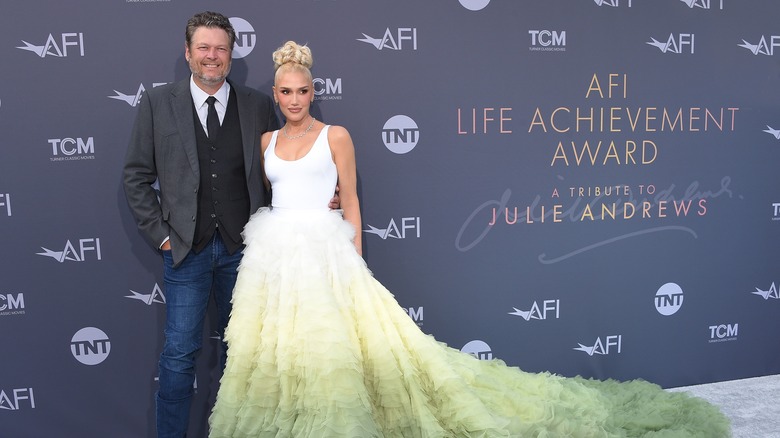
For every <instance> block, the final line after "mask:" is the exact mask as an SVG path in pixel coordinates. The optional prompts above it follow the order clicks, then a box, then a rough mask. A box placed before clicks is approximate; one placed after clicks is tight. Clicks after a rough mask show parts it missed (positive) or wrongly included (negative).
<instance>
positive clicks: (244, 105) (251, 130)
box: [230, 83, 260, 181]
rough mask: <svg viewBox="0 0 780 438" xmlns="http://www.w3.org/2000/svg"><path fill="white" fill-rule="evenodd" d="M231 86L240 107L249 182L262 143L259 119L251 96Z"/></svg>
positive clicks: (246, 171)
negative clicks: (254, 158)
mask: <svg viewBox="0 0 780 438" xmlns="http://www.w3.org/2000/svg"><path fill="white" fill-rule="evenodd" d="M230 86H231V87H232V88H233V90H234V91H235V93H236V104H237V105H238V120H239V122H240V123H241V142H242V143H243V147H244V172H245V173H246V179H247V181H249V175H250V173H251V171H252V158H253V157H254V154H256V153H258V151H259V149H260V143H259V142H258V140H257V136H256V135H255V134H256V133H257V129H258V128H257V118H258V114H257V112H256V108H257V107H256V106H253V105H252V104H251V102H250V99H249V96H247V95H246V94H245V93H246V92H245V91H243V90H240V89H239V88H237V87H236V86H235V85H233V84H232V83H231V84H230ZM255 143H257V144H255Z"/></svg>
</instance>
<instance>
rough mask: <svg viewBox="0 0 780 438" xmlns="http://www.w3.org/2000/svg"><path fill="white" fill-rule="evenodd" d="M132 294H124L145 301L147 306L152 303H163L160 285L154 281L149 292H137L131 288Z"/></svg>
mask: <svg viewBox="0 0 780 438" xmlns="http://www.w3.org/2000/svg"><path fill="white" fill-rule="evenodd" d="M130 292H131V293H132V295H125V298H130V299H133V300H138V301H141V302H143V303H145V304H146V305H147V306H151V305H152V304H154V303H159V304H165V295H163V292H162V289H160V286H159V285H158V284H157V283H155V284H154V288H153V289H152V292H151V293H148V294H139V293H138V292H136V291H134V290H131V291H130Z"/></svg>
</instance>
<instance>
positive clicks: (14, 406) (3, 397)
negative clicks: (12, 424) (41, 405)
mask: <svg viewBox="0 0 780 438" xmlns="http://www.w3.org/2000/svg"><path fill="white" fill-rule="evenodd" d="M27 407H29V408H30V409H35V397H34V396H33V389H32V388H15V389H11V390H9V391H8V392H6V391H5V390H3V389H0V409H5V410H7V411H18V410H19V409H22V408H27Z"/></svg>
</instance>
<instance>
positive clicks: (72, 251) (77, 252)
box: [36, 237, 102, 263]
mask: <svg viewBox="0 0 780 438" xmlns="http://www.w3.org/2000/svg"><path fill="white" fill-rule="evenodd" d="M41 249H42V250H43V251H44V252H38V253H36V254H37V255H41V256H45V257H51V258H53V259H54V260H57V261H58V262H60V263H65V261H66V260H70V261H72V262H84V261H86V260H87V259H88V258H91V257H94V258H95V259H96V260H102V256H101V254H100V238H98V237H96V238H94V239H93V238H90V239H79V240H78V247H76V246H74V245H73V244H72V243H71V242H70V240H68V241H67V242H65V248H63V249H62V251H52V250H50V249H48V248H44V247H41Z"/></svg>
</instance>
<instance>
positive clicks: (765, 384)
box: [667, 375, 780, 438]
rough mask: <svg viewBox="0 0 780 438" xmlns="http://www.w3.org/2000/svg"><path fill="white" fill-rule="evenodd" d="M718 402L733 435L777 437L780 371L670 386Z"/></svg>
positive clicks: (740, 437)
mask: <svg viewBox="0 0 780 438" xmlns="http://www.w3.org/2000/svg"><path fill="white" fill-rule="evenodd" d="M667 391H685V392H688V393H690V394H693V395H695V396H697V397H701V398H703V399H705V400H707V401H709V402H710V403H712V404H714V405H716V406H719V407H720V408H721V410H722V411H723V413H724V414H726V416H727V417H729V419H731V427H732V433H733V438H780V375H773V376H763V377H754V378H750V379H741V380H730V381H727V382H717V383H708V384H704V385H694V386H684V387H679V388H670V389H667Z"/></svg>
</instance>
